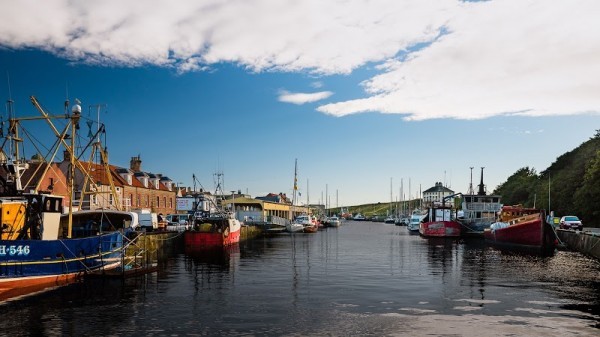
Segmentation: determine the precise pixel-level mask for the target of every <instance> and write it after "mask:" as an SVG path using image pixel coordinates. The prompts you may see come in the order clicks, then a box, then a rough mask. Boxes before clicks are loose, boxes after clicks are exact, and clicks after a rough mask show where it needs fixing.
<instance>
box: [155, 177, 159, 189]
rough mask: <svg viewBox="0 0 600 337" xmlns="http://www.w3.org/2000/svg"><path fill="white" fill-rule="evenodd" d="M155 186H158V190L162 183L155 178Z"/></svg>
mask: <svg viewBox="0 0 600 337" xmlns="http://www.w3.org/2000/svg"><path fill="white" fill-rule="evenodd" d="M154 188H156V189H157V190H158V189H159V188H160V183H159V181H158V179H156V180H154Z"/></svg>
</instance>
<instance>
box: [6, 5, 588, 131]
mask: <svg viewBox="0 0 600 337" xmlns="http://www.w3.org/2000/svg"><path fill="white" fill-rule="evenodd" d="M0 9H1V10H0V47H2V46H3V47H8V48H17V49H18V48H39V49H43V50H47V51H50V52H53V53H55V54H58V55H60V56H61V57H65V58H68V59H70V60H74V61H78V62H88V63H93V64H101V65H114V64H117V65H125V66H140V65H157V66H163V67H174V68H175V69H177V71H178V72H186V71H199V70H206V69H208V68H210V67H211V66H214V65H215V64H219V63H223V62H233V63H236V64H238V65H241V66H243V67H245V68H246V69H248V70H249V71H284V72H310V73H312V74H316V75H324V76H326V75H330V74H349V73H351V72H352V71H353V70H355V69H357V68H359V67H361V66H364V65H366V64H373V65H374V67H373V69H375V70H377V71H378V72H379V73H378V74H377V75H376V76H374V77H372V78H370V79H368V80H366V81H365V82H363V83H362V86H363V88H364V90H365V92H366V94H367V97H366V98H362V99H356V100H347V101H340V102H335V103H331V104H326V105H322V106H320V107H319V108H318V111H321V112H323V113H326V114H330V115H334V116H344V115H348V114H353V113H361V112H381V113H395V114H402V115H404V116H405V118H406V119H407V120H424V119H431V118H457V119H477V118H487V117H490V116H496V115H530V116H543V115H559V114H577V113H583V112H598V111H599V107H600V95H598V92H600V63H599V62H597V55H600V38H599V37H598V33H597V32H598V31H600V24H599V23H598V22H599V21H598V20H597V18H596V17H595V13H597V12H599V11H600V2H598V1H596V0H572V1H568V2H566V1H553V2H549V1H544V0H502V1H500V0H492V1H485V2H464V1H459V0H430V1H426V0H374V1H373V0H329V1H322V0H278V1H272V0H229V1H222V0H203V1H196V0H178V1H176V2H171V1H167V0H137V1H135V0H132V1H125V2H123V1H121V0H103V1H69V0H47V1H42V2H40V1H36V0H19V1H8V0H0ZM440 32H443V34H442V35H441V36H440ZM429 43H431V44H430V45H428V44H429ZM416 45H420V46H423V47H422V48H421V49H419V50H414V48H412V47H414V46H416ZM297 95H300V94H297ZM307 95H314V94H307ZM309 97H311V96H309ZM297 99H298V100H299V101H300V102H301V101H302V99H301V98H297ZM297 104H298V103H297Z"/></svg>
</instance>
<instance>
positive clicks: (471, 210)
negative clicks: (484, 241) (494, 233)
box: [457, 167, 502, 237]
mask: <svg viewBox="0 0 600 337" xmlns="http://www.w3.org/2000/svg"><path fill="white" fill-rule="evenodd" d="M472 179H473V178H472V173H471V181H472ZM460 204H461V209H460V211H459V212H458V216H457V220H458V222H460V224H461V225H462V235H463V236H478V237H481V236H483V234H484V230H485V229H487V228H489V227H490V225H491V224H492V223H493V222H495V221H496V218H497V216H498V212H500V210H501V209H502V204H501V196H500V195H488V194H487V193H486V191H485V185H484V184H483V167H482V168H481V182H480V183H479V189H478V191H477V193H475V191H474V190H473V183H472V182H471V183H470V185H469V191H468V192H467V194H462V196H461V202H460Z"/></svg>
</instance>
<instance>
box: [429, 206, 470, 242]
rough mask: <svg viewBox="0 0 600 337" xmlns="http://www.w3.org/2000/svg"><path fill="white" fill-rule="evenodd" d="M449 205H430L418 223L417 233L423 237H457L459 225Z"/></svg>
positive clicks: (459, 230)
mask: <svg viewBox="0 0 600 337" xmlns="http://www.w3.org/2000/svg"><path fill="white" fill-rule="evenodd" d="M455 219H456V218H455V212H454V210H453V209H452V208H451V207H450V206H445V205H441V206H440V205H432V206H431V207H430V208H429V210H428V212H427V215H425V217H424V218H423V219H422V220H421V222H420V224H419V234H421V235H422V236H424V237H459V236H460V233H461V225H460V223H458V222H457V221H456V220H455Z"/></svg>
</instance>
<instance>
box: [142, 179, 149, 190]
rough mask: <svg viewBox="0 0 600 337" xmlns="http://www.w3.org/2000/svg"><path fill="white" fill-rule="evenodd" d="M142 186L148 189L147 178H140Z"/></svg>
mask: <svg viewBox="0 0 600 337" xmlns="http://www.w3.org/2000/svg"><path fill="white" fill-rule="evenodd" d="M142 184H144V187H145V188H148V178H147V177H142Z"/></svg>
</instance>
